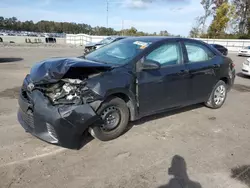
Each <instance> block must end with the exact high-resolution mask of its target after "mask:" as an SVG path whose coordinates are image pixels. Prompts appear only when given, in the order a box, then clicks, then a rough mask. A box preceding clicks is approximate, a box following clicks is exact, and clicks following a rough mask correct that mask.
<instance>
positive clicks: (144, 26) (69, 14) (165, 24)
mask: <svg viewBox="0 0 250 188" xmlns="http://www.w3.org/2000/svg"><path fill="white" fill-rule="evenodd" d="M109 1H110V6H109V27H113V28H114V29H117V30H120V29H121V28H122V20H124V27H125V28H129V27H131V26H134V27H136V28H137V29H138V30H142V31H145V32H154V31H156V32H159V31H161V30H167V31H168V32H170V33H172V34H180V35H188V33H189V31H190V29H191V27H192V25H193V24H194V19H195V18H196V17H197V16H200V15H202V14H203V9H202V6H201V5H200V0H109ZM0 4H1V6H0V16H4V17H13V16H15V17H17V18H18V19H20V20H22V21H24V20H33V21H35V22H37V21H39V20H52V21H67V22H76V23H86V24H90V25H92V26H106V0H0Z"/></svg>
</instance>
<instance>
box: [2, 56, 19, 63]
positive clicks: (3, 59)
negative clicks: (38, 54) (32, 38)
mask: <svg viewBox="0 0 250 188" xmlns="http://www.w3.org/2000/svg"><path fill="white" fill-rule="evenodd" d="M22 60H23V58H17V57H8V58H0V63H11V62H17V61H22Z"/></svg>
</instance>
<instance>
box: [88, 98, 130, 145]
mask: <svg viewBox="0 0 250 188" xmlns="http://www.w3.org/2000/svg"><path fill="white" fill-rule="evenodd" d="M97 114H98V115H99V116H100V118H101V120H102V122H101V124H97V125H93V126H91V127H90V128H89V132H90V134H91V135H92V136H93V137H95V138H97V139H99V140H101V141H109V140H113V139H115V138H117V137H119V136H120V135H121V134H122V133H123V132H124V131H125V129H126V128H127V125H128V121H129V109H128V107H127V105H126V103H125V102H124V101H123V100H122V99H120V98H117V97H114V98H111V99H109V100H107V101H106V102H104V103H103V104H102V105H101V107H100V108H99V110H98V111H97Z"/></svg>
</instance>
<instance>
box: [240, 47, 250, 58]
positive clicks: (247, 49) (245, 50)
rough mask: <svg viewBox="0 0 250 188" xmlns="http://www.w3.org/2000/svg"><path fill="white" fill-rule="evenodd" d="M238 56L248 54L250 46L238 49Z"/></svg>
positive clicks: (249, 54) (249, 53)
mask: <svg viewBox="0 0 250 188" xmlns="http://www.w3.org/2000/svg"><path fill="white" fill-rule="evenodd" d="M238 56H250V46H247V47H245V48H242V49H240V50H239V52H238Z"/></svg>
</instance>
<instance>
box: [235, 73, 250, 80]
mask: <svg viewBox="0 0 250 188" xmlns="http://www.w3.org/2000/svg"><path fill="white" fill-rule="evenodd" d="M236 75H237V76H238V77H241V78H248V79H249V78H250V76H247V75H244V74H242V73H241V72H238V73H237V74H236Z"/></svg>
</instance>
